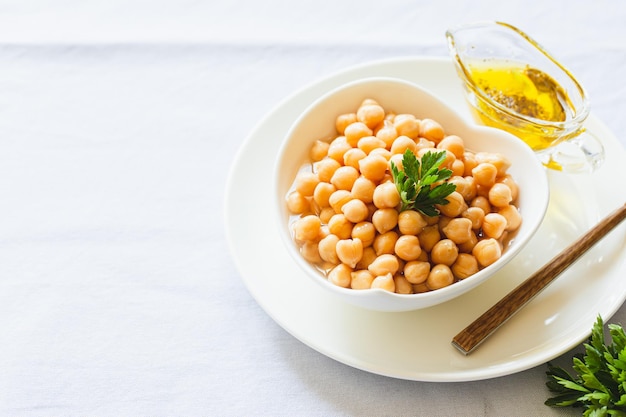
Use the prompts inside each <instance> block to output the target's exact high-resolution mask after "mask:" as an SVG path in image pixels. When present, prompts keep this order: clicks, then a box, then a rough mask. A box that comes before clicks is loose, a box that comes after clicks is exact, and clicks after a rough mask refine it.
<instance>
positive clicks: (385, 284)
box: [371, 274, 396, 292]
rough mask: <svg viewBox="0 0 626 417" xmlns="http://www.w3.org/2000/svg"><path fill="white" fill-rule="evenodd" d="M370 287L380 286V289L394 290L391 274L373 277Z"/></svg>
mask: <svg viewBox="0 0 626 417" xmlns="http://www.w3.org/2000/svg"><path fill="white" fill-rule="evenodd" d="M371 288H380V289H381V290H385V291H389V292H395V291H396V284H395V282H394V280H393V275H392V274H386V275H379V276H377V277H376V278H374V281H372V287H371Z"/></svg>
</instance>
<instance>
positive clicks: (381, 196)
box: [372, 182, 400, 209]
mask: <svg viewBox="0 0 626 417" xmlns="http://www.w3.org/2000/svg"><path fill="white" fill-rule="evenodd" d="M372 202H373V203H374V205H375V206H376V207H378V208H379V209H383V208H394V207H396V206H397V205H398V204H400V193H399V192H398V188H397V187H396V184H394V183H393V182H385V183H382V184H379V185H378V186H377V187H376V189H374V196H373V200H372Z"/></svg>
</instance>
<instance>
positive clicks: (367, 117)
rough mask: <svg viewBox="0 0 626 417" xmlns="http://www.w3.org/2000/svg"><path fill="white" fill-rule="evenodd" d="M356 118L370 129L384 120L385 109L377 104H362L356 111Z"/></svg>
mask: <svg viewBox="0 0 626 417" xmlns="http://www.w3.org/2000/svg"><path fill="white" fill-rule="evenodd" d="M356 118H357V120H358V121H359V122H362V123H364V124H365V125H366V126H367V127H369V128H370V129H374V127H376V126H377V125H378V124H379V123H381V122H382V121H383V120H385V110H384V109H383V108H382V107H381V106H380V105H378V104H375V103H368V104H362V105H361V106H360V107H359V109H358V110H357V112H356Z"/></svg>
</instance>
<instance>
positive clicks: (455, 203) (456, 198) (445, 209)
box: [435, 191, 467, 217]
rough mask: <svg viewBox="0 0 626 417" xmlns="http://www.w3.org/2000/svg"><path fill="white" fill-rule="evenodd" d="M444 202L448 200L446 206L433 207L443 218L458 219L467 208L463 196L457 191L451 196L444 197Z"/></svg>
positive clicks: (437, 205)
mask: <svg viewBox="0 0 626 417" xmlns="http://www.w3.org/2000/svg"><path fill="white" fill-rule="evenodd" d="M446 200H448V204H445V205H443V204H436V205H435V207H437V208H438V209H439V211H440V212H441V214H443V215H445V216H448V217H458V216H459V215H460V214H461V213H463V211H464V210H465V209H466V208H467V203H465V200H464V199H463V196H462V195H461V194H460V193H459V192H457V191H453V192H452V194H450V195H449V196H447V197H446Z"/></svg>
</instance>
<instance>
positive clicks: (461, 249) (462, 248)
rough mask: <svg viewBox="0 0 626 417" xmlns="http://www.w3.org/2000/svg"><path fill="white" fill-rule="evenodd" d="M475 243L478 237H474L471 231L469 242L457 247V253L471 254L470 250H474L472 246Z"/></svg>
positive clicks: (474, 234)
mask: <svg viewBox="0 0 626 417" xmlns="http://www.w3.org/2000/svg"><path fill="white" fill-rule="evenodd" d="M476 243H478V236H476V233H475V232H474V231H473V230H472V231H471V232H470V238H469V240H468V241H467V242H463V243H461V244H459V245H457V246H458V247H459V253H460V252H463V253H472V250H473V249H474V246H476Z"/></svg>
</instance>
